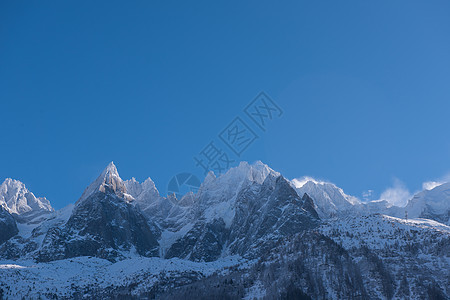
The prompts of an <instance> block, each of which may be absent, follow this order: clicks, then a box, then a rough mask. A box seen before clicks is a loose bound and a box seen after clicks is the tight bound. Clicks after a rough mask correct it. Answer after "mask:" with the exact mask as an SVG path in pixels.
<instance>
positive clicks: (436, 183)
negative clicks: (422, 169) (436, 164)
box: [422, 173, 450, 190]
mask: <svg viewBox="0 0 450 300" xmlns="http://www.w3.org/2000/svg"><path fill="white" fill-rule="evenodd" d="M447 182H450V173H449V174H447V175H445V176H444V177H442V178H440V179H438V180H432V181H426V182H424V183H423V184H422V189H424V190H432V189H434V188H435V187H437V186H440V185H442V184H444V183H447Z"/></svg>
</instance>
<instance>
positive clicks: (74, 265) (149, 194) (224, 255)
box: [0, 162, 450, 299]
mask: <svg viewBox="0 0 450 300" xmlns="http://www.w3.org/2000/svg"><path fill="white" fill-rule="evenodd" d="M449 188H450V186H449V185H448V184H444V185H441V186H438V187H435V188H434V189H433V190H429V191H424V192H421V193H419V194H417V195H416V196H415V197H414V198H413V199H411V200H410V201H409V203H408V205H407V207H406V208H398V207H393V206H392V205H388V204H387V203H385V202H383V201H374V202H370V203H363V202H361V201H359V200H358V199H357V198H355V197H352V196H349V195H347V194H345V192H344V191H343V190H342V189H341V188H339V187H337V186H336V185H334V184H332V183H328V182H322V181H317V180H314V179H312V178H306V177H304V178H300V179H294V180H292V181H289V180H287V179H285V178H284V177H283V176H282V175H281V174H280V173H278V172H276V171H274V170H272V169H271V168H269V167H268V166H267V165H265V164H263V163H262V162H256V163H254V164H248V163H246V162H242V163H240V165H239V166H237V167H235V168H231V169H230V170H229V171H228V172H227V173H225V174H222V175H220V176H218V177H216V176H215V175H214V174H213V173H212V172H211V173H209V174H208V175H207V176H206V178H205V180H204V181H203V183H202V184H201V186H200V188H199V190H198V192H197V193H195V194H194V193H192V192H190V193H188V194H186V195H184V196H183V197H182V198H181V199H176V197H175V195H170V196H168V197H163V196H161V195H160V194H159V192H158V190H157V188H156V186H155V184H154V182H153V181H152V180H151V179H150V178H148V179H147V180H145V181H144V182H142V183H139V182H138V181H137V180H136V179H134V178H132V179H130V180H122V179H121V177H120V175H119V173H118V171H117V168H116V166H115V165H114V164H113V163H110V164H109V165H108V166H107V167H106V168H105V170H103V172H102V173H101V174H100V176H99V177H98V178H97V179H96V180H95V181H94V182H93V183H92V184H90V185H89V186H88V187H87V188H86V189H85V191H84V192H83V193H82V195H81V197H80V198H79V199H78V201H76V203H75V204H72V205H69V206H67V207H66V208H64V209H62V210H59V211H56V212H54V211H53V209H52V208H51V206H50V203H49V202H48V201H46V200H45V198H36V197H34V195H33V194H32V193H31V192H29V191H28V190H26V188H25V186H24V185H23V184H21V183H20V182H16V181H12V180H7V181H5V183H4V184H2V190H1V195H2V197H3V198H0V199H3V201H2V202H1V203H2V206H1V207H0V259H3V261H0V272H1V273H2V276H0V298H1V297H5V298H7V299H16V298H22V297H25V298H63V299H64V298H83V297H84V298H117V297H119V298H120V297H122V298H130V297H135V298H139V297H147V298H158V299H174V298H176V299H179V298H181V299H182V298H187V299H192V298H198V299H202V298H204V299H210V298H219V297H222V298H227V299H253V298H257V299H260V298H266V299H275V298H277V299H279V298H291V299H309V298H314V299H392V298H396V299H428V298H430V299H431V298H435V299H441V298H442V299H446V298H448V296H449V295H450V289H449V285H448V282H450V275H449V273H448V270H449V269H450V266H449V264H450V227H449V226H448V215H449V207H448V205H449V196H450V193H449ZM24 199H25V200H26V201H25V200H24ZM405 210H407V211H408V215H409V219H407V220H406V219H404V213H405ZM19 213H20V214H19ZM23 216H40V217H39V218H35V217H33V218H32V220H31V219H29V220H28V221H24V218H23ZM399 217H403V218H399ZM16 221H17V222H16ZM445 223H447V224H445ZM308 297H309V298H308ZM439 297H441V298H439Z"/></svg>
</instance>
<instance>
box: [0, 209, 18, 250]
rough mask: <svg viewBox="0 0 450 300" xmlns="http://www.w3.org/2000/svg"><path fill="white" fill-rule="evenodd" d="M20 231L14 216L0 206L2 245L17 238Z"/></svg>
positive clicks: (0, 241)
mask: <svg viewBox="0 0 450 300" xmlns="http://www.w3.org/2000/svg"><path fill="white" fill-rule="evenodd" d="M18 232H19V230H18V229H17V224H16V221H15V220H14V218H13V216H11V214H10V213H9V212H8V211H7V210H6V209H4V208H3V207H2V206H0V245H1V244H3V243H4V242H6V241H7V240H9V239H10V238H11V237H13V236H15V235H16V234H17V233H18Z"/></svg>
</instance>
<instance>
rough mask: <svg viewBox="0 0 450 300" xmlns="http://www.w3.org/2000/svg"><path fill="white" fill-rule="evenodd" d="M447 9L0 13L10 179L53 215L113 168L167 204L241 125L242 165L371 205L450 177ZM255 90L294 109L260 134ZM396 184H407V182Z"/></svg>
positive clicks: (307, 6) (380, 4)
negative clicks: (177, 180)
mask: <svg viewBox="0 0 450 300" xmlns="http://www.w3.org/2000/svg"><path fill="white" fill-rule="evenodd" d="M449 11H450V3H449V2H448V1H376V2H375V1H345V2H342V1H340V2H339V3H338V2H336V1H320V2H312V1H292V2H290V1H285V2H283V3H276V2H275V1H273V2H269V1H246V2H242V1H239V2H238V1H236V2H220V3H217V2H215V3H213V2H211V1H204V2H200V1H196V2H189V3H188V2H185V1H178V2H174V1H165V2H162V1H158V2H156V1H153V2H150V1H135V2H133V3H129V2H127V3H125V2H121V1H97V2H80V1H64V2H61V1H45V2H37V1H36V2H31V3H30V2H28V3H25V2H18V1H2V3H1V4H0V38H1V43H0V104H1V110H0V122H1V129H2V134H1V138H0V179H1V180H3V179H4V178H6V177H12V178H15V179H19V180H21V181H23V182H24V183H25V184H26V185H27V186H28V187H29V188H30V189H31V190H32V191H33V192H34V193H35V194H36V195H37V196H46V197H47V198H49V200H50V201H51V202H52V204H53V205H54V206H55V207H56V208H61V207H63V206H65V205H66V204H68V203H70V202H74V201H76V200H77V198H78V197H79V196H80V195H81V193H82V191H83V189H84V188H85V187H86V186H87V185H88V184H89V183H90V182H91V181H92V180H93V179H95V177H96V176H97V175H98V174H99V173H100V172H101V170H102V169H103V168H104V167H105V166H106V165H107V164H108V162H110V161H112V160H113V161H114V162H115V163H116V165H117V167H118V169H119V172H120V174H121V176H122V178H130V177H132V176H134V177H136V179H138V180H144V179H145V178H146V177H148V176H150V177H151V178H152V179H153V180H154V181H155V183H156V185H157V187H158V188H159V189H160V190H161V192H165V191H166V186H167V183H168V181H169V180H170V178H171V177H172V176H173V175H175V174H177V173H180V172H193V173H195V174H197V175H198V176H201V174H202V172H201V170H200V169H199V168H198V167H196V166H195V162H194V160H193V157H194V156H196V155H198V154H199V153H200V152H201V151H202V149H204V148H205V146H207V145H208V144H209V142H211V141H213V142H214V143H216V144H217V145H219V146H221V147H223V148H226V146H225V145H223V144H220V143H221V140H220V139H219V138H218V134H219V133H220V132H222V130H224V129H225V128H226V127H227V125H228V124H229V123H230V122H231V121H233V120H234V119H235V117H240V118H241V120H242V121H243V122H245V123H246V124H247V125H248V126H250V127H251V128H252V129H253V131H254V133H255V134H256V135H257V136H258V139H256V140H255V141H254V142H253V143H252V144H251V145H249V147H248V148H247V149H246V150H245V151H244V152H243V153H242V154H241V156H240V157H232V155H231V154H233V153H231V152H229V150H224V149H223V152H227V151H228V152H229V153H230V157H231V158H233V159H234V160H247V161H255V160H262V161H263V162H265V163H267V164H269V165H270V166H271V167H272V168H274V169H276V170H277V171H280V172H282V173H283V174H284V175H285V176H286V177H288V178H294V177H299V176H303V175H309V176H313V177H317V178H321V179H326V180H330V181H332V182H334V183H336V184H337V185H339V186H340V187H342V188H344V190H345V191H346V192H347V193H349V194H352V195H355V196H358V197H362V196H361V195H362V193H363V192H364V191H367V190H374V196H373V197H374V199H376V198H377V197H378V196H379V195H380V194H381V193H382V192H383V191H384V190H385V189H386V188H388V187H390V186H392V185H393V184H394V183H395V184H398V182H399V181H398V180H400V181H401V182H402V183H403V184H404V186H405V187H406V188H408V189H409V190H411V191H415V190H418V189H420V188H421V185H422V182H424V181H428V180H432V179H437V178H439V177H441V176H445V174H447V173H448V172H449V171H450V155H449V153H450V138H449V129H450V121H449V111H450V99H449V97H450V84H449V82H450V39H449V36H450V19H449V18H448V12H449ZM260 91H265V92H266V93H267V94H268V95H269V96H270V97H271V98H272V99H273V100H274V102H275V103H277V104H278V105H279V107H280V108H281V109H282V110H283V114H282V115H281V117H279V118H278V117H276V118H275V117H274V119H273V120H270V122H267V128H266V131H265V132H264V131H262V130H261V129H260V128H258V127H257V126H255V124H254V123H252V121H251V120H250V119H249V118H248V116H247V115H245V113H244V112H243V110H244V108H245V107H246V106H247V104H248V103H250V102H251V101H252V100H253V99H254V98H255V97H256V96H257V95H258V94H259V92H260ZM397 179H398V180H397Z"/></svg>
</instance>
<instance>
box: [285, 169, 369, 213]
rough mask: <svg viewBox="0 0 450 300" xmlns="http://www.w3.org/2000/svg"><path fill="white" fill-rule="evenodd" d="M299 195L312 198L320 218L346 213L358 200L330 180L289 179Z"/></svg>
mask: <svg viewBox="0 0 450 300" xmlns="http://www.w3.org/2000/svg"><path fill="white" fill-rule="evenodd" d="M291 183H292V185H293V186H294V187H295V189H296V191H297V193H298V194H299V196H303V194H305V193H306V194H308V195H309V196H310V197H312V198H313V200H314V204H315V207H316V210H317V213H318V214H319V216H320V218H321V219H327V218H331V217H336V216H337V215H340V214H343V213H347V212H348V211H350V210H352V208H353V206H354V205H356V204H359V203H360V201H359V200H358V199H357V198H356V197H353V196H349V195H347V194H345V193H344V191H343V190H342V189H341V188H339V187H337V186H336V185H334V184H332V183H330V182H324V181H318V180H315V179H313V178H310V177H303V178H296V179H293V180H292V181H291Z"/></svg>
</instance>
